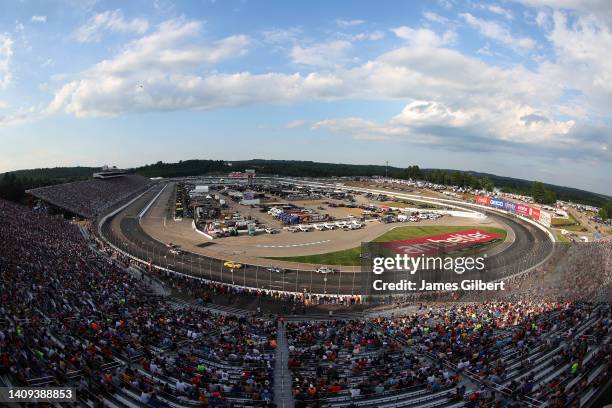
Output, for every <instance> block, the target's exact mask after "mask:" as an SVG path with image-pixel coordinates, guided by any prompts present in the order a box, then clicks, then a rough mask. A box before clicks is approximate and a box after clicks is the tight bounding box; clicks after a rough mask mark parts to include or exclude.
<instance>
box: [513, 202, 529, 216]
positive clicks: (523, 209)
mask: <svg viewBox="0 0 612 408" xmlns="http://www.w3.org/2000/svg"><path fill="white" fill-rule="evenodd" d="M529 209H530V207H529V206H527V205H525V204H517V205H516V213H517V214H520V215H529Z"/></svg>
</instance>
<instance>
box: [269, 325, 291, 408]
mask: <svg viewBox="0 0 612 408" xmlns="http://www.w3.org/2000/svg"><path fill="white" fill-rule="evenodd" d="M276 338H277V341H276V343H277V345H276V360H275V362H274V403H275V404H276V407H277V408H292V407H293V406H294V402H293V394H292V390H291V381H292V378H291V372H290V371H289V369H288V368H287V362H288V361H289V348H288V347H287V335H286V334H285V325H284V323H282V322H279V323H278V329H277V336H276Z"/></svg>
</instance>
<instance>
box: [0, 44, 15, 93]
mask: <svg viewBox="0 0 612 408" xmlns="http://www.w3.org/2000/svg"><path fill="white" fill-rule="evenodd" d="M12 58H13V39H12V38H11V36H10V35H9V34H8V33H4V34H2V33H0V89H3V88H6V87H7V86H8V85H9V84H10V83H11V82H12V80H13V74H12V72H11V67H10V65H11V59H12Z"/></svg>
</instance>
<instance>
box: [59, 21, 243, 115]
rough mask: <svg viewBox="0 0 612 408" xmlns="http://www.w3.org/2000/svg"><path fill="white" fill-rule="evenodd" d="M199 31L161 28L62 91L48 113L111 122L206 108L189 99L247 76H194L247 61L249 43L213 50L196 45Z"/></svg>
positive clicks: (193, 26)
mask: <svg viewBox="0 0 612 408" xmlns="http://www.w3.org/2000/svg"><path fill="white" fill-rule="evenodd" d="M200 31H201V23H199V22H196V21H183V20H169V21H166V22H164V23H162V24H160V25H159V26H158V27H157V30H156V31H155V32H153V33H151V34H150V35H147V36H145V37H142V38H139V39H137V40H134V41H132V42H130V43H129V44H128V45H127V46H126V47H125V49H124V50H123V51H121V52H120V53H118V54H117V55H116V56H115V57H113V58H111V59H108V60H104V61H101V62H99V63H98V64H96V65H95V66H94V67H92V68H91V69H90V70H88V71H86V72H83V73H82V74H81V75H80V76H79V78H77V79H74V80H72V81H70V82H68V83H66V84H64V85H63V86H61V87H60V88H59V89H58V90H57V91H56V93H55V97H54V99H53V101H52V102H51V103H50V104H49V106H48V107H47V112H49V113H53V112H57V111H58V110H60V109H65V110H66V111H67V112H69V113H73V114H75V115H76V116H108V115H110V116H112V115H119V114H122V113H125V112H127V111H130V110H134V111H144V110H174V109H180V108H203V107H204V105H206V103H203V102H202V103H200V102H201V101H200V100H199V99H198V98H197V96H198V95H195V94H191V95H190V93H192V92H193V93H197V87H198V86H204V85H206V86H211V87H213V88H217V87H222V86H223V84H224V83H225V84H226V85H231V82H232V81H240V79H241V78H245V76H243V75H242V74H237V75H236V76H227V77H223V76H217V77H215V76H214V75H213V76H211V77H209V78H207V79H206V80H204V79H203V78H202V77H198V76H195V75H192V74H191V72H192V71H193V70H194V69H199V68H202V67H205V66H207V65H211V64H214V63H218V62H220V61H223V60H226V59H228V58H233V57H238V56H241V55H244V54H245V53H246V52H247V46H248V44H249V42H250V39H249V38H248V37H246V36H244V35H235V36H231V37H227V38H224V39H222V40H219V41H217V42H215V43H212V44H204V45H203V44H194V41H193V40H194V38H197V36H198V34H199V33H200ZM215 81H218V82H217V83H213V82H215ZM204 92H205V90H204ZM219 92H222V90H221V89H219ZM200 97H202V95H200ZM228 98H229V96H228ZM238 99H240V98H238Z"/></svg>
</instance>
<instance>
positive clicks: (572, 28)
mask: <svg viewBox="0 0 612 408" xmlns="http://www.w3.org/2000/svg"><path fill="white" fill-rule="evenodd" d="M551 26H552V28H551V29H550V31H549V32H548V33H547V36H548V39H549V40H550V42H551V43H552V45H553V49H554V53H555V59H554V60H553V61H545V62H543V63H542V64H540V66H539V71H540V73H541V75H542V76H547V77H549V78H551V80H552V81H556V82H558V83H560V84H563V86H564V87H565V88H566V89H568V90H574V91H577V93H578V94H579V96H577V99H578V100H579V101H581V102H582V103H584V104H586V110H587V111H589V112H592V113H594V114H599V115H602V116H606V117H608V118H609V116H610V109H609V107H610V105H612V28H610V26H609V25H608V24H607V23H606V22H605V21H603V20H601V19H599V18H598V17H595V16H580V17H577V18H575V19H574V20H573V21H572V23H570V22H569V20H568V18H567V15H566V14H565V13H563V12H560V11H555V12H554V14H553V17H552V23H551Z"/></svg>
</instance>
